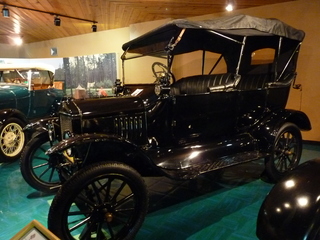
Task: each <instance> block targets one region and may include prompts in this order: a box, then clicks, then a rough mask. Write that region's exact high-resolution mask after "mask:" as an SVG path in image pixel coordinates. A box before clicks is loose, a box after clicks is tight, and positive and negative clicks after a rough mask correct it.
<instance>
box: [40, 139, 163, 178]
mask: <svg viewBox="0 0 320 240" xmlns="http://www.w3.org/2000/svg"><path fill="white" fill-rule="evenodd" d="M69 149H72V150H74V152H72V154H73V153H74V154H79V156H80V159H81V162H82V166H84V165H88V164H90V163H93V162H98V161H117V162H122V163H125V164H128V165H129V166H131V167H133V168H134V169H136V170H137V171H138V172H139V173H140V174H141V175H142V176H159V175H163V173H162V172H161V171H160V170H159V168H158V167H157V166H156V165H155V164H154V163H153V161H152V160H151V158H150V157H149V156H148V155H147V154H146V153H145V152H144V151H143V150H142V148H141V147H140V146H137V145H135V144H134V143H132V142H130V141H128V140H127V139H124V138H121V137H119V136H117V135H108V134H94V133H91V134H89V133H86V134H82V135H76V136H74V137H71V138H68V139H65V140H62V141H60V142H59V143H57V144H56V145H54V146H52V147H51V148H50V149H48V151H47V152H46V154H48V155H54V154H63V153H64V151H66V150H69ZM67 152H68V151H67ZM79 156H77V157H79Z"/></svg>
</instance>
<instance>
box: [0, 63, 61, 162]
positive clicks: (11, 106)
mask: <svg viewBox="0 0 320 240" xmlns="http://www.w3.org/2000/svg"><path fill="white" fill-rule="evenodd" d="M54 71H55V70H54V68H53V67H52V66H50V65H46V64H0V162H11V161H14V160H16V159H18V158H19V157H20V154H21V152H22V150H23V147H24V145H25V143H26V141H27V139H28V137H29V136H27V135H26V134H25V133H24V132H23V128H24V126H25V125H26V124H28V123H29V122H31V121H36V120H37V119H40V118H43V117H46V116H50V115H53V114H54V113H55V112H56V109H57V107H58V105H59V103H60V101H61V99H62V97H63V96H64V93H63V90H62V89H56V88H55V87H54Z"/></svg>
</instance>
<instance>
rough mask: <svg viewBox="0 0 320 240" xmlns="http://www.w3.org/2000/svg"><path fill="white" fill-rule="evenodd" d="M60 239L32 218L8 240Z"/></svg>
mask: <svg viewBox="0 0 320 240" xmlns="http://www.w3.org/2000/svg"><path fill="white" fill-rule="evenodd" d="M49 239H50V240H60V238H58V237H57V236H55V235H54V234H53V233H52V232H50V231H49V230H48V229H47V228H45V227H44V226H43V225H42V224H41V223H40V222H38V221H37V220H32V221H31V222H30V223H29V224H28V225H26V226H25V227H24V228H23V229H21V230H20V231H19V232H18V233H17V234H16V235H15V236H14V237H12V238H11V239H10V240H49Z"/></svg>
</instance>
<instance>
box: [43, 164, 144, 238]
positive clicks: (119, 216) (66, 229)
mask: <svg viewBox="0 0 320 240" xmlns="http://www.w3.org/2000/svg"><path fill="white" fill-rule="evenodd" d="M147 208H148V196H147V189H146V186H145V184H144V181H143V179H142V178H141V177H140V175H139V174H138V173H137V172H136V171H135V170H134V169H132V168H131V167H129V166H127V165H124V164H121V163H101V162H100V163H98V164H92V165H89V166H87V167H85V168H83V169H81V170H80V171H78V172H77V173H76V174H75V175H73V176H72V177H71V178H70V179H69V180H68V181H67V182H65V183H64V184H63V185H62V187H61V188H60V190H59V191H58V193H57V195H56V196H55V198H54V200H53V202H52V205H51V207H50V211H49V216H48V228H49V229H50V231H52V232H53V233H54V234H56V235H57V236H58V237H60V238H61V239H133V238H134V236H135V234H136V233H137V232H138V230H139V228H140V226H141V225H142V222H143V220H144V218H145V215H146V213H147Z"/></svg>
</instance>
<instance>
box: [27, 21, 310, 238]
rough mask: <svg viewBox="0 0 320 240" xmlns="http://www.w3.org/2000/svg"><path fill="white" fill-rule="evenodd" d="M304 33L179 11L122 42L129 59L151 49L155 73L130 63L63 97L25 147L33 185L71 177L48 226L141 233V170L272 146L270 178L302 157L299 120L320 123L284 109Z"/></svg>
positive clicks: (194, 167)
mask: <svg viewBox="0 0 320 240" xmlns="http://www.w3.org/2000/svg"><path fill="white" fill-rule="evenodd" d="M303 38H304V32H303V31H301V30H297V29H294V28H292V27H290V26H288V25H286V24H284V23H283V22H281V21H279V20H276V19H261V18H256V17H251V16H245V15H238V16H232V17H225V18H218V19H213V20H206V21H198V22H196V21H188V20H174V21H172V22H169V23H168V24H165V25H164V26H161V27H159V28H157V29H155V30H153V31H151V32H148V33H146V34H144V35H142V36H140V37H138V38H136V39H134V40H132V41H129V42H127V43H125V44H124V45H123V50H124V53H123V55H122V60H123V66H126V65H127V64H134V62H135V61H144V64H150V69H152V72H153V75H154V77H155V78H154V79H152V78H151V79H140V76H128V75H125V74H124V77H123V79H122V82H123V84H121V83H120V81H119V80H118V81H117V82H116V83H117V84H116V86H115V93H116V95H117V96H115V97H108V98H105V99H87V100H73V99H69V100H68V101H64V102H63V103H62V106H61V109H60V112H59V114H60V116H59V118H58V119H54V120H48V121H44V122H43V123H41V124H40V123H39V129H40V130H39V131H38V136H37V137H35V138H34V139H33V140H32V141H31V142H30V143H29V144H28V145H27V147H26V150H25V152H24V154H23V157H22V159H21V166H22V168H21V171H22V173H23V175H24V177H25V179H26V180H27V182H28V183H29V184H30V185H31V186H33V187H34V188H36V189H38V190H41V191H50V190H53V189H55V187H59V186H60V184H61V183H62V182H63V181H65V180H66V179H68V180H67V181H66V182H65V183H63V184H62V187H61V188H60V189H59V191H58V193H57V195H56V197H55V198H54V201H53V203H52V205H51V208H50V213H49V217H48V228H49V229H50V230H51V231H52V232H53V233H55V234H56V235H57V236H58V237H60V238H62V239H73V238H74V236H75V235H80V239H88V238H90V236H91V237H95V238H96V239H131V238H133V236H134V235H135V234H136V232H137V231H138V229H139V227H140V226H141V224H142V222H143V219H144V217H145V215H146V213H147V209H148V196H147V189H146V187H145V184H144V182H143V178H142V177H147V176H167V177H170V178H173V179H178V180H187V179H193V178H196V177H197V176H198V175H200V174H204V173H207V172H210V171H215V170H217V169H221V168H225V167H230V166H234V165H237V164H241V163H245V162H248V161H253V160H258V159H261V158H264V159H265V172H266V174H267V176H268V177H269V179H270V180H271V181H278V180H279V179H281V177H283V176H284V174H285V173H286V172H287V171H290V170H292V169H293V168H295V167H296V166H297V165H298V164H299V161H300V156H301V151H302V138H301V132H300V130H310V129H311V124H310V121H309V119H308V117H307V116H306V114H304V113H303V112H301V111H296V110H288V109H285V106H286V103H287V99H288V95H289V91H290V88H291V86H294V85H295V83H294V81H295V77H296V65H297V59H298V54H299V50H300V44H301V42H302V40H303ZM140 66H143V65H142V64H140ZM141 71H147V69H146V68H143V69H141ZM127 78H132V79H133V78H135V79H136V80H135V82H140V83H137V84H126V79H127ZM35 128H37V127H35ZM48 133H49V134H48ZM49 140H50V141H49ZM54 141H58V143H56V144H55V143H54ZM48 146H49V147H50V146H52V147H51V148H50V149H49V150H48V151H47V152H46V154H47V155H46V156H44V154H43V151H44V150H47V149H48ZM70 175H72V177H71V178H70Z"/></svg>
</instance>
